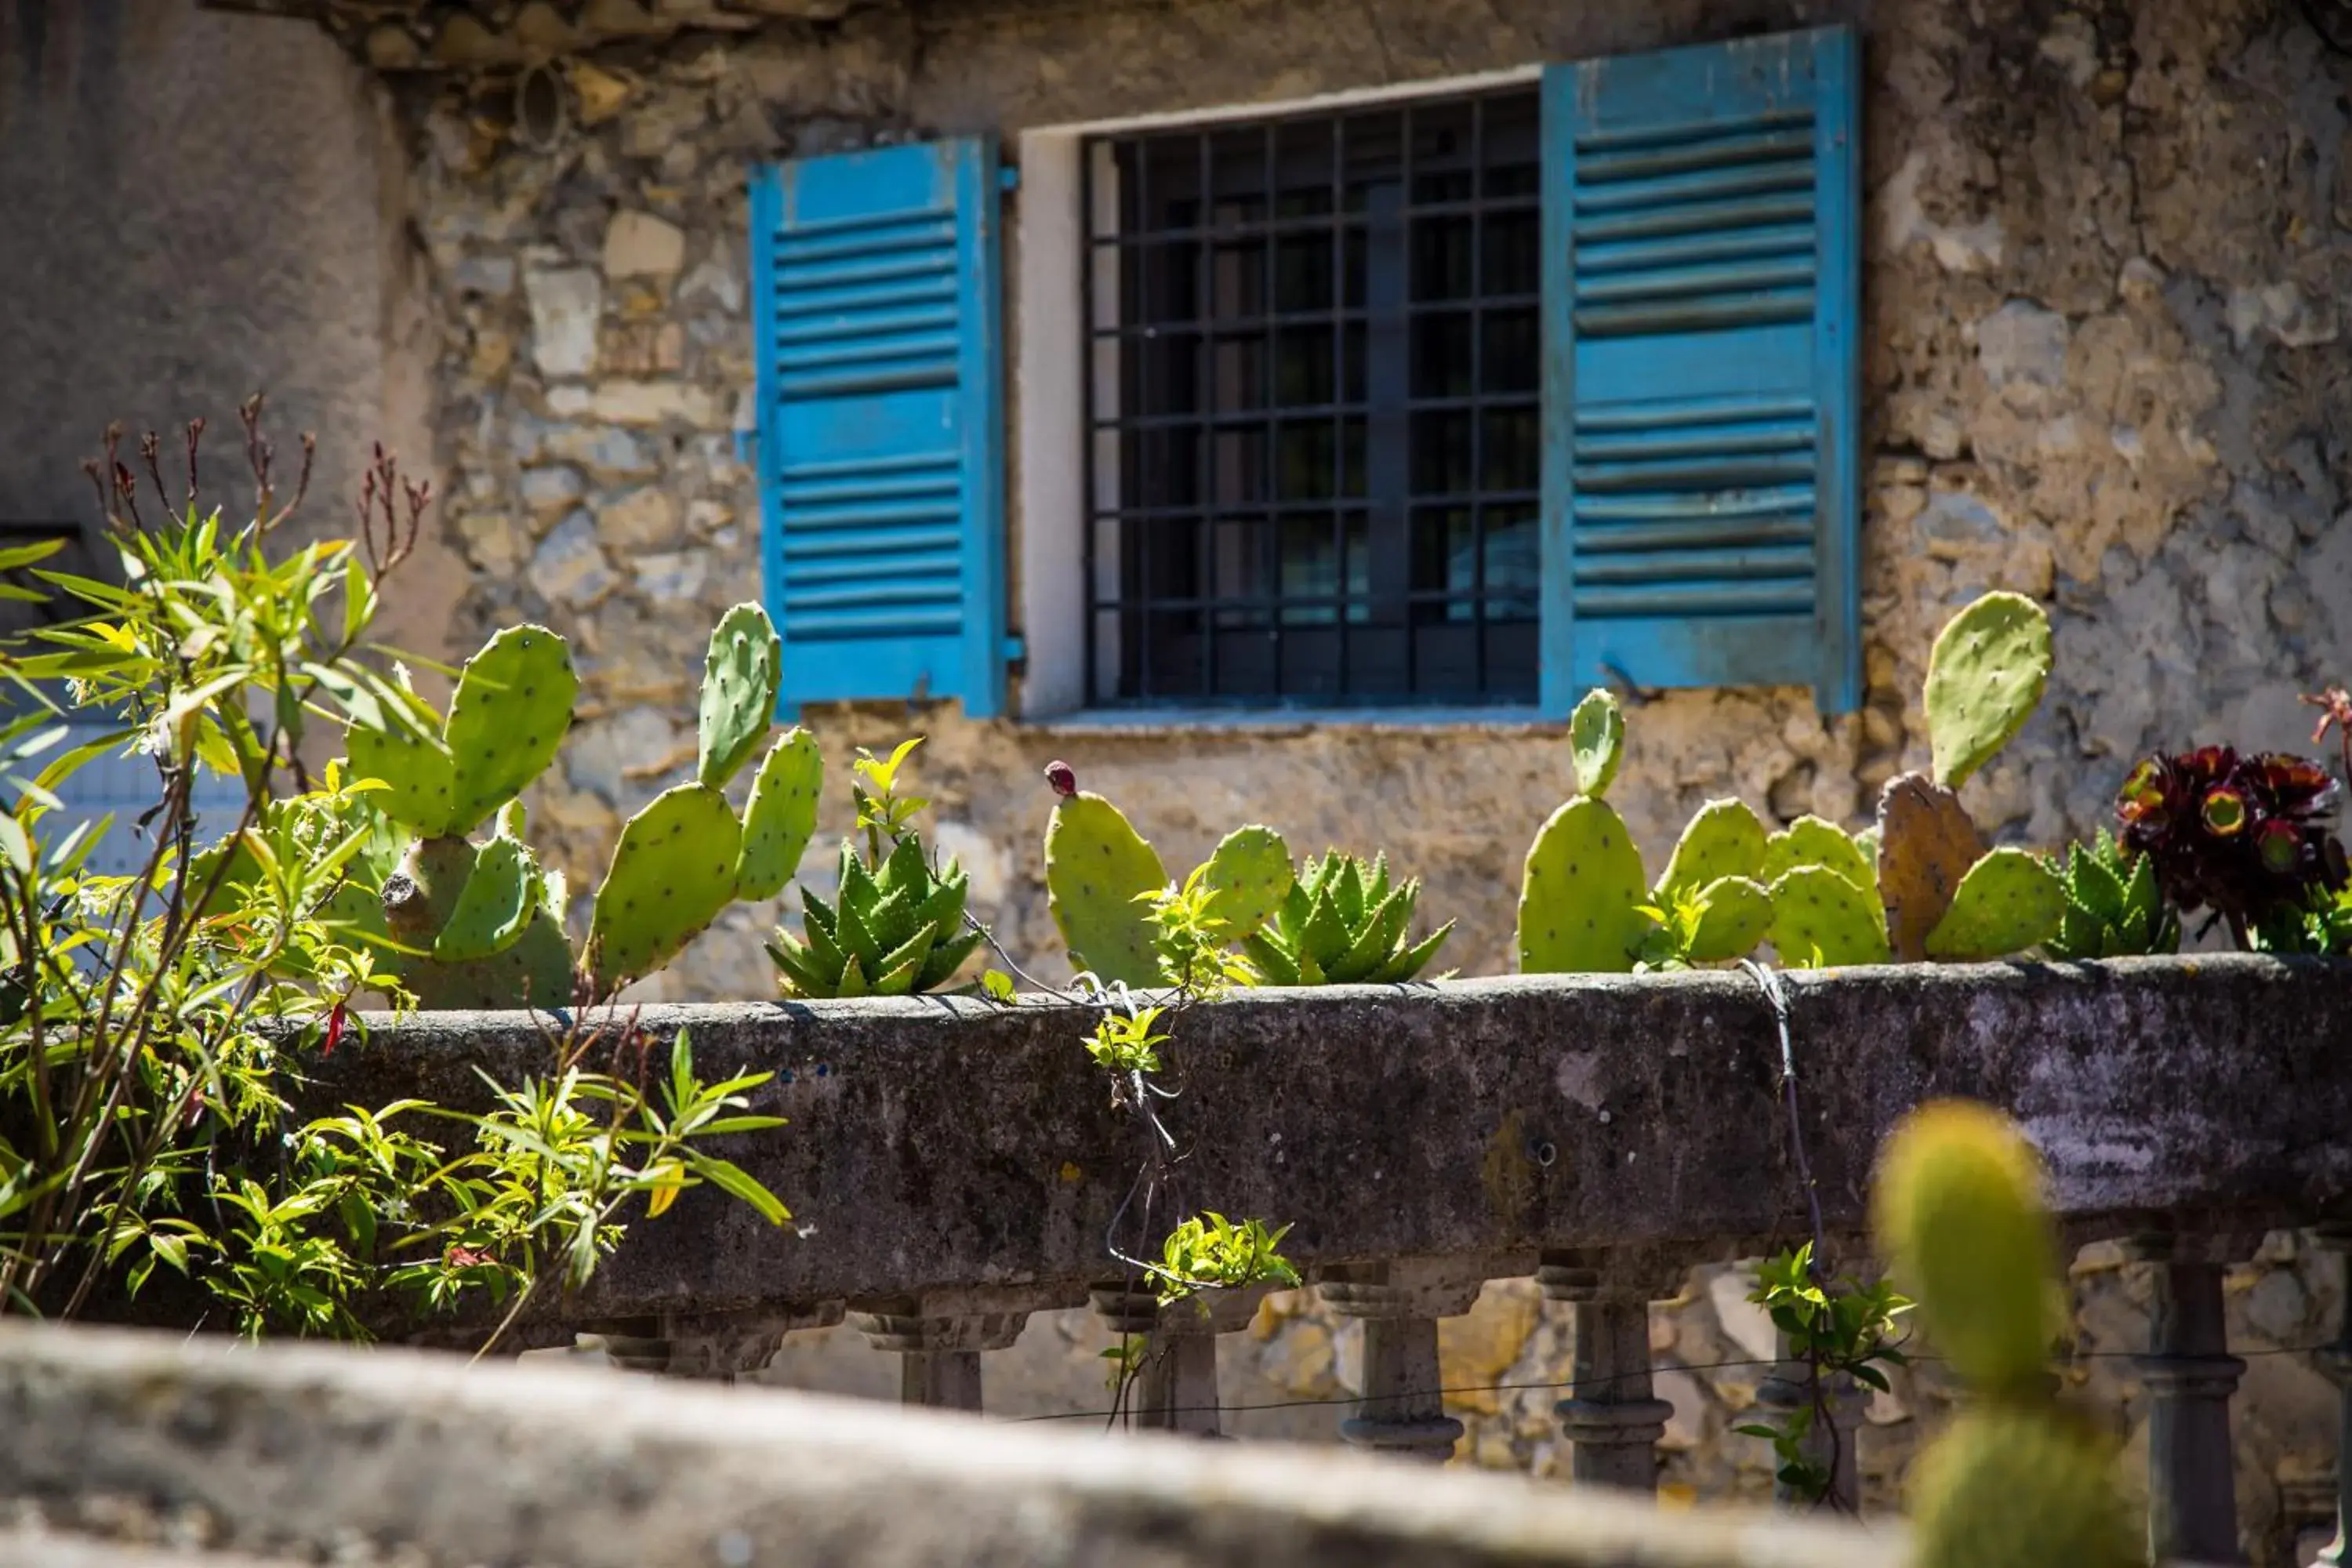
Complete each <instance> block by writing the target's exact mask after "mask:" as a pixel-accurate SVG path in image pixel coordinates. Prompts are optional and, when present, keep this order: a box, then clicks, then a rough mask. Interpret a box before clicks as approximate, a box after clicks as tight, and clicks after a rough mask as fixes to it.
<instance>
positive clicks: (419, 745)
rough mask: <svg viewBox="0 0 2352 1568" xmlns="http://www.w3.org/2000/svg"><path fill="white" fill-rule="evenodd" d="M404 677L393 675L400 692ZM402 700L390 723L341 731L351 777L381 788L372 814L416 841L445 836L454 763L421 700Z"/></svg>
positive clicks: (452, 807) (453, 799) (453, 810)
mask: <svg viewBox="0 0 2352 1568" xmlns="http://www.w3.org/2000/svg"><path fill="white" fill-rule="evenodd" d="M407 673H408V672H407V671H406V670H405V669H397V668H396V669H395V670H394V676H395V678H396V679H397V680H398V684H399V686H400V687H401V689H403V691H404V692H405V691H406V687H407V684H408V682H407ZM407 697H408V701H407V706H406V711H405V712H404V713H403V714H402V715H400V716H399V718H398V719H397V720H396V721H394V722H393V723H391V724H388V725H386V726H385V727H383V728H381V729H378V728H373V727H369V726H363V725H358V724H354V725H352V726H351V727H349V728H348V729H346V730H345V731H343V750H344V754H345V756H346V757H347V758H348V760H349V761H350V763H351V773H352V777H353V778H354V779H376V780H379V781H381V782H382V783H383V785H384V786H385V787H384V788H383V789H381V790H378V791H375V792H373V802H374V805H375V808H376V809H377V810H378V811H381V812H383V814H384V815H385V816H388V817H390V818H392V820H393V821H394V822H397V823H399V824H400V825H401V826H404V827H408V828H411V829H414V830H415V833H416V834H417V836H418V837H424V838H437V837H442V836H443V835H445V834H446V833H448V831H449V826H450V823H451V822H452V821H453V820H455V818H456V816H457V759H456V758H454V757H452V756H451V755H450V754H449V745H448V742H446V741H444V740H443V739H442V738H441V724H440V721H439V718H438V716H437V715H436V714H435V713H434V711H433V710H432V709H431V708H429V707H427V706H426V705H425V702H424V700H422V699H419V698H417V697H415V695H414V694H413V693H408V694H407Z"/></svg>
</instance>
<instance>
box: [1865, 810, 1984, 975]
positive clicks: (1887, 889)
mask: <svg viewBox="0 0 2352 1568" xmlns="http://www.w3.org/2000/svg"><path fill="white" fill-rule="evenodd" d="M1982 853H1983V846H1982V844H1981V843H1980V842H1979V840H1978V838H1977V829H1976V824H1975V823H1973V822H1970V821H1969V814H1968V813H1967V812H1966V811H1963V810H1962V809H1961V808H1960V797H1959V796H1958V795H1954V794H1953V793H1952V792H1951V791H1950V790H1949V789H1947V788H1946V787H1944V786H1943V785H1941V784H1935V783H1932V782H1930V781H1929V780H1927V779H1926V778H1923V777H1921V776H1920V775H1919V774H1917V773H1900V774H1897V775H1896V776H1895V777H1894V778H1891V779H1889V780H1887V781H1886V788H1885V792H1884V793H1882V794H1881V795H1879V797H1878V893H1879V897H1880V898H1881V900H1884V901H1885V906H1886V937H1887V941H1888V942H1889V944H1890V945H1891V946H1892V947H1893V948H1894V950H1895V957H1896V958H1898V959H1901V960H1902V961H1903V962H1904V963H1918V962H1919V961H1920V960H1921V959H1924V958H1926V957H1927V933H1928V932H1929V931H1934V930H1935V929H1936V926H1937V922H1938V921H1941V920H1942V919H1943V918H1944V911H1945V910H1948V909H1950V908H1951V907H1952V897H1953V895H1954V894H1956V893H1958V891H1959V887H1960V879H1961V878H1963V877H1965V876H1967V875H1968V874H1969V867H1971V866H1973V865H1975V864H1976V863H1977V860H1978V858H1979V856H1980V855H1982Z"/></svg>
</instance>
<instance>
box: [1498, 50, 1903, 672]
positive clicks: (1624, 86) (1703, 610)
mask: <svg viewBox="0 0 2352 1568" xmlns="http://www.w3.org/2000/svg"><path fill="white" fill-rule="evenodd" d="M1857 57H1858V49H1857V47H1856V41H1855V38H1854V36H1853V33H1852V32H1851V31H1850V30H1848V29H1846V28H1843V27H1835V28H1823V29H1820V30H1817V31H1811V32H1801V33H1790V34H1783V35H1780V36H1777V37H1761V38H1747V39H1741V40H1739V41H1738V42H1735V43H1728V44H1717V45H1709V46H1706V47H1698V48H1685V49H1674V50H1669V51H1666V52H1664V53H1661V54H1650V55H1633V56H1622V57H1618V58H1607V59H1598V60H1587V61H1581V62H1579V63H1577V64H1573V65H1561V66H1555V67H1552V68H1549V70H1547V71H1546V73H1545V78H1544V102H1543V112H1544V202H1543V226H1544V239H1543V244H1544V285H1543V286H1544V326H1545V353H1546V363H1545V382H1544V407H1545V447H1544V535H1543V552H1544V596H1543V631H1542V638H1543V682H1542V700H1543V705H1544V708H1545V709H1546V710H1548V711H1550V712H1555V713H1565V712H1566V711H1568V710H1569V709H1570V707H1571V706H1572V705H1573V704H1574V703H1575V701H1576V699H1577V698H1578V696H1579V695H1580V694H1581V693H1582V692H1583V691H1584V690H1585V689H1587V688H1589V687H1592V686H1596V685H1601V684H1606V683H1608V682H1609V681H1610V680H1611V679H1612V678H1614V677H1621V676H1622V677H1623V678H1628V679H1631V680H1632V681H1633V682H1634V683H1636V684H1638V685H1642V686H1756V685H1780V684H1788V685H1806V686H1811V687H1812V688H1813V690H1814V694H1815V698H1816V700H1817V701H1818V702H1819V703H1820V705H1821V707H1822V709H1823V710H1825V711H1830V712H1845V711H1850V710H1853V708H1855V707H1856V706H1858V705H1859V703H1860V700H1861V694H1862V693H1861V685H1862V661H1861V631H1860V621H1861V605H1860V595H1859V590H1858V586H1857V582H1856V577H1857V570H1856V569H1857V566H1858V564H1859V561H1858V557H1859V533H1860V527H1859V515H1860V508H1859V500H1858V495H1857V473H1858V465H1857V456H1856V452H1855V447H1854V444H1855V439H1856V436H1857V430H1856V424H1855V409H1856V404H1857V402H1858V398H1859V393H1858V386H1859V378H1860V343H1859V341H1858V340H1859V335H1860V297H1861V261H1860V251H1859V246H1858V238H1859V237H1858V235H1857V233H1856V226H1857V225H1858V224H1859V222H1860V218H1861V203H1860V199H1859V190H1858V179H1859V174H1858V168H1859V162H1858V159H1857V156H1856V154H1857V147H1856V144H1855V143H1856V131H1857V124H1858V120H1859V115H1858V112H1857V108H1856V85H1857V75H1858V72H1857V69H1856V65H1857Z"/></svg>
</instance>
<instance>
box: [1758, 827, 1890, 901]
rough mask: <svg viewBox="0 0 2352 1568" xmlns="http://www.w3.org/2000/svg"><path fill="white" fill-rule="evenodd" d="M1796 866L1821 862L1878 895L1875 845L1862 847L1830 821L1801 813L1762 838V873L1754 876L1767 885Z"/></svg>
mask: <svg viewBox="0 0 2352 1568" xmlns="http://www.w3.org/2000/svg"><path fill="white" fill-rule="evenodd" d="M1800 866H1822V867H1826V868H1828V869H1830V870H1832V871H1835V872H1836V873H1837V874H1838V875H1839V876H1841V877H1843V878H1844V879H1846V880H1847V881H1849V882H1852V883H1853V885H1854V886H1855V887H1857V888H1861V889H1864V890H1865V891H1867V892H1868V893H1869V894H1870V895H1871V898H1872V900H1874V901H1875V900H1876V899H1877V897H1878V855H1877V847H1876V846H1875V845H1873V846H1872V847H1869V848H1867V849H1865V848H1864V847H1863V846H1862V845H1861V844H1860V843H1859V842H1857V841H1856V840H1855V839H1854V837H1853V835H1851V834H1849V833H1847V832H1846V831H1845V829H1843V828H1842V827H1840V826H1838V825H1837V824H1835V823H1833V822H1829V821H1825V820H1824V819H1822V818H1821V817H1818V816H1801V817H1799V818H1797V820H1796V821H1794V822H1792V823H1790V824H1789V826H1786V827H1784V828H1782V829H1781V830H1780V832H1778V833H1775V834H1774V835H1772V837H1769V838H1768V839H1766V840H1765V841H1764V873H1763V875H1762V876H1761V877H1759V878H1758V880H1759V881H1760V882H1762V883H1764V885H1765V886H1767V887H1769V886H1771V885H1772V884H1773V883H1775V882H1777V881H1779V880H1780V879H1781V878H1783V877H1785V876H1787V875H1788V874H1789V873H1790V872H1791V871H1793V870H1795V869H1796V868H1798V867H1800Z"/></svg>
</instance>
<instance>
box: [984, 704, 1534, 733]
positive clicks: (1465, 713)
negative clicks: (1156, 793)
mask: <svg viewBox="0 0 2352 1568" xmlns="http://www.w3.org/2000/svg"><path fill="white" fill-rule="evenodd" d="M1022 724H1023V727H1024V728H1025V729H1029V730H1032V731H1037V732H1039V733H1041V734H1048V735H1054V734H1075V735H1165V734H1173V733H1184V732H1198V731H1227V732H1232V733H1237V734H1240V733H1246V734H1252V735H1295V734H1305V733H1307V732H1308V731H1316V730H1341V731H1354V732H1359V733H1365V734H1381V733H1412V734H1431V733H1441V732H1444V731H1474V732H1476V733H1480V734H1496V733H1520V734H1529V735H1557V734H1559V733H1560V732H1561V731H1564V730H1566V729H1567V728H1568V724H1567V721H1564V720H1558V719H1545V718H1541V717H1539V716H1538V714H1537V712H1536V710H1534V709H1533V708H1507V707H1486V708H1439V707H1427V708H1407V707H1398V708H1209V707H1202V708H1095V709H1086V710H1080V711H1078V712H1075V713H1057V714H1052V715H1048V716H1045V717H1040V718H1034V719H1024V720H1023V721H1022Z"/></svg>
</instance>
